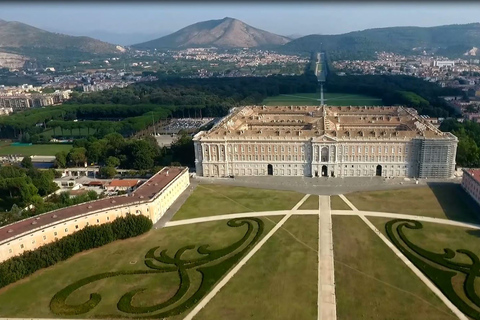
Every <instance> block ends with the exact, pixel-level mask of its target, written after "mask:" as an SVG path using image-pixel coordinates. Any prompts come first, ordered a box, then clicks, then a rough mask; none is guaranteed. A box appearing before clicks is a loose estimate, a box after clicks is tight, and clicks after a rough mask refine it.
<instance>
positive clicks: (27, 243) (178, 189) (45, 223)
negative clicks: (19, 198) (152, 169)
mask: <svg viewBox="0 0 480 320" xmlns="http://www.w3.org/2000/svg"><path fill="white" fill-rule="evenodd" d="M189 184H190V179H189V173H188V168H180V167H169V168H164V169H162V170H161V171H160V172H158V173H157V174H155V175H154V176H153V177H151V178H150V179H149V180H147V181H146V182H144V183H143V184H142V185H141V186H139V187H138V188H137V189H135V190H134V191H133V192H132V193H130V194H128V195H124V196H116V197H108V198H104V199H100V200H95V201H90V202H86V203H82V204H78V205H75V206H71V207H67V208H62V209H58V210H54V211H50V212H48V213H44V214H41V215H38V216H35V217H32V218H28V219H25V220H22V221H18V222H16V223H13V224H10V225H7V226H4V227H1V228H0V262H2V261H4V260H6V259H9V258H11V257H13V256H16V255H19V254H21V253H23V252H25V251H27V250H34V249H36V248H38V247H40V246H43V245H45V244H48V243H51V242H53V241H56V240H57V239H60V238H62V237H64V236H67V235H70V234H72V233H74V232H76V231H78V230H81V229H83V228H84V227H86V226H88V225H99V224H102V223H108V222H111V221H113V220H115V219H116V218H118V217H123V216H125V215H127V214H135V215H140V214H143V215H145V216H147V217H149V218H150V219H151V220H152V221H153V222H154V223H155V222H157V221H158V220H159V219H160V218H161V217H162V216H163V214H164V213H165V211H167V209H168V208H169V207H170V206H171V205H172V204H173V202H174V201H175V200H176V199H177V198H178V196H180V194H182V192H183V191H185V189H186V188H187V187H188V186H189Z"/></svg>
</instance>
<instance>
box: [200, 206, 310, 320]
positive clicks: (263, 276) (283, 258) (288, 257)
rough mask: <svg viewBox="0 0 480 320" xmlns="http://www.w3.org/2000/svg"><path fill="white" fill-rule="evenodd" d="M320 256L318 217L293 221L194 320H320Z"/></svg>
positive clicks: (290, 219) (285, 225) (296, 217)
mask: <svg viewBox="0 0 480 320" xmlns="http://www.w3.org/2000/svg"><path fill="white" fill-rule="evenodd" d="M317 250H318V217H312V216H292V217H290V218H289V220H287V222H285V224H284V225H283V226H282V228H280V229H279V230H278V231H277V232H276V233H275V234H274V235H273V236H272V237H271V238H270V239H269V240H268V241H267V242H266V243H265V244H264V245H263V247H262V248H261V249H260V250H259V251H258V252H257V253H256V254H255V255H254V256H253V257H252V258H251V259H250V260H249V261H248V262H247V263H246V264H245V265H244V266H243V267H242V269H240V271H239V272H238V273H237V274H236V275H235V277H233V278H232V279H231V280H230V281H229V282H228V283H227V284H226V285H225V287H223V288H222V290H220V292H219V293H218V294H217V295H216V296H215V297H214V298H213V299H212V300H211V301H210V302H209V304H207V306H206V307H205V308H204V309H202V311H200V313H199V314H198V315H197V316H196V317H195V319H199V320H207V319H229V320H243V319H272V320H273V319H275V320H282V319H285V320H290V319H317V287H318V282H317V277H318V271H317V270H318V253H317Z"/></svg>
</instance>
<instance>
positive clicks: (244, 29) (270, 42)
mask: <svg viewBox="0 0 480 320" xmlns="http://www.w3.org/2000/svg"><path fill="white" fill-rule="evenodd" d="M289 41H290V39H289V38H287V37H284V36H280V35H277V34H274V33H271V32H268V31H264V30H261V29H258V28H255V27H252V26H250V25H248V24H246V23H244V22H242V21H240V20H237V19H234V18H231V17H225V18H223V19H218V20H207V21H201V22H197V23H194V24H191V25H189V26H186V27H184V28H182V29H180V30H178V31H176V32H174V33H172V34H169V35H167V36H163V37H160V38H157V39H154V40H150V41H147V42H143V43H138V44H135V45H132V47H133V48H136V49H161V48H189V47H202V46H203V47H205V46H214V47H220V48H252V47H261V46H277V45H283V44H285V43H287V42H289Z"/></svg>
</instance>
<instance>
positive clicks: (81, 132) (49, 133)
mask: <svg viewBox="0 0 480 320" xmlns="http://www.w3.org/2000/svg"><path fill="white" fill-rule="evenodd" d="M96 132H97V129H93V128H90V129H88V128H80V129H72V132H71V134H70V130H67V129H64V130H63V134H62V129H61V127H56V128H55V130H53V128H48V129H46V130H45V131H43V132H42V133H40V135H43V136H44V137H45V138H47V139H51V138H52V137H53V136H55V137H88V136H91V135H93V134H95V133H96Z"/></svg>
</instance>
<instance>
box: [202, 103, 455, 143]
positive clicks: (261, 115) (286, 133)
mask: <svg viewBox="0 0 480 320" xmlns="http://www.w3.org/2000/svg"><path fill="white" fill-rule="evenodd" d="M322 135H328V136H331V137H333V138H336V139H338V140H344V139H345V140H355V139H358V140H365V139H368V138H371V139H380V138H382V139H396V140H398V139H411V138H415V137H422V138H432V139H435V138H437V139H449V138H451V135H448V134H445V133H443V132H441V131H440V130H438V129H437V128H436V127H435V126H433V125H432V124H430V123H428V122H427V121H426V120H425V119H424V118H422V117H420V116H419V115H418V114H417V112H416V111H415V110H414V109H409V108H405V107H396V106H395V107H370V106H368V107H367V106H366V107H358V106H354V107H348V106H346V107H329V106H322V107H319V106H291V107H288V106H268V107H267V106H248V107H243V108H241V109H239V110H237V111H236V112H234V113H232V114H230V115H229V116H227V117H225V118H224V119H223V120H222V121H221V122H220V123H218V125H217V126H215V127H214V128H212V129H211V130H209V131H207V132H204V133H203V134H200V135H198V136H197V137H195V139H196V140H218V139H221V140H223V139H231V140H236V139H238V140H243V139H274V138H275V137H280V138H279V139H281V138H282V137H285V138H287V139H288V138H289V140H305V139H308V138H314V137H320V136H322Z"/></svg>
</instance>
